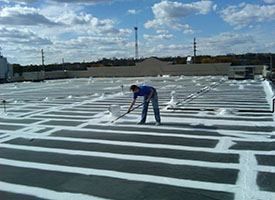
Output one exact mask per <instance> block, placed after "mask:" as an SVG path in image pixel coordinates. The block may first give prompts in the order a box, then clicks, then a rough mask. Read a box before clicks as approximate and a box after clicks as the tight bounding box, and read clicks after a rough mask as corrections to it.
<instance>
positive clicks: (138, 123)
mask: <svg viewBox="0 0 275 200" xmlns="http://www.w3.org/2000/svg"><path fill="white" fill-rule="evenodd" d="M141 124H145V122H142V121H140V122H137V125H141Z"/></svg>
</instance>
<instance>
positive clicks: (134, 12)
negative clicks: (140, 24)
mask: <svg viewBox="0 0 275 200" xmlns="http://www.w3.org/2000/svg"><path fill="white" fill-rule="evenodd" d="M128 13H129V14H132V15H135V14H137V11H136V10H134V9H132V10H128Z"/></svg>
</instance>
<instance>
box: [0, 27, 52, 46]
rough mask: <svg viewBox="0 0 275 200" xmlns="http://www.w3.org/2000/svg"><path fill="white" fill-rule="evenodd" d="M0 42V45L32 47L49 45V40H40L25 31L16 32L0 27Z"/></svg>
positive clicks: (35, 35)
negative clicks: (10, 44)
mask: <svg viewBox="0 0 275 200" xmlns="http://www.w3.org/2000/svg"><path fill="white" fill-rule="evenodd" d="M0 41H1V42H2V43H12V44H24V45H28V46H32V45H50V44H52V42H51V40H50V39H48V38H42V37H40V36H38V35H37V34H35V33H34V32H32V31H29V30H27V29H23V30H18V29H15V28H6V27H1V26H0Z"/></svg>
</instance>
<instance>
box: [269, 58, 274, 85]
mask: <svg viewBox="0 0 275 200" xmlns="http://www.w3.org/2000/svg"><path fill="white" fill-rule="evenodd" d="M269 57H270V79H271V81H272V79H273V72H272V71H273V68H272V54H269Z"/></svg>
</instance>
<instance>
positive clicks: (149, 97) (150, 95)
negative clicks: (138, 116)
mask: <svg viewBox="0 0 275 200" xmlns="http://www.w3.org/2000/svg"><path fill="white" fill-rule="evenodd" d="M153 92H154V91H153V89H152V88H151V89H150V94H149V96H148V98H147V99H146V102H147V103H148V102H149V101H150V99H151V97H152V96H153Z"/></svg>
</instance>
